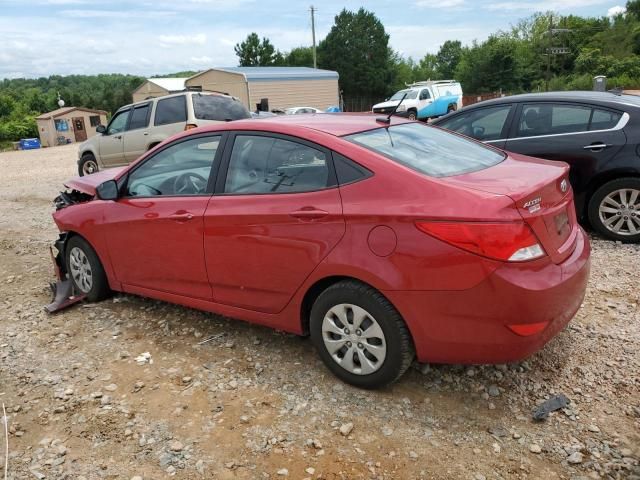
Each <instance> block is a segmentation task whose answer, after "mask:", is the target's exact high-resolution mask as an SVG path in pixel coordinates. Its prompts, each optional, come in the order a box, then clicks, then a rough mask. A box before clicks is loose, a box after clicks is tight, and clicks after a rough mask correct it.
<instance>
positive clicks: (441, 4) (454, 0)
mask: <svg viewBox="0 0 640 480" xmlns="http://www.w3.org/2000/svg"><path fill="white" fill-rule="evenodd" d="M415 5H416V7H429V8H433V7H434V6H437V8H455V7H463V6H466V1H465V0H440V1H438V2H437V3H434V1H433V0H417V1H416V3H415Z"/></svg>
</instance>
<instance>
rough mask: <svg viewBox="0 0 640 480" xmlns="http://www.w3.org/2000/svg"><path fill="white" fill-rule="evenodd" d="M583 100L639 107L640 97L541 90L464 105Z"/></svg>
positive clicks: (474, 106)
mask: <svg viewBox="0 0 640 480" xmlns="http://www.w3.org/2000/svg"><path fill="white" fill-rule="evenodd" d="M543 101H544V102H585V103H593V104H599V105H612V104H617V105H627V106H630V107H640V97H638V96H635V95H625V94H617V93H612V92H592V91H566V92H541V93H523V94H519V95H511V96H508V97H500V98H493V99H491V100H485V101H483V102H478V103H474V104H473V105H469V106H468V107H465V110H466V109H471V108H479V107H484V106H487V105H498V104H502V103H514V102H518V103H522V102H543Z"/></svg>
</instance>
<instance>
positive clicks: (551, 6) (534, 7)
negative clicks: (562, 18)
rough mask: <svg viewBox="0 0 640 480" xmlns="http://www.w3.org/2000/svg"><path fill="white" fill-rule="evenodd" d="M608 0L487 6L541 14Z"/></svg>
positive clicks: (497, 3)
mask: <svg viewBox="0 0 640 480" xmlns="http://www.w3.org/2000/svg"><path fill="white" fill-rule="evenodd" d="M607 2H608V0H541V1H538V2H536V1H524V2H511V1H509V2H496V3H490V4H488V5H487V7H486V8H487V9H488V10H510V11H516V10H524V11H526V10H529V11H532V12H541V11H548V10H554V11H555V10H565V11H566V10H575V9H578V8H585V7H592V6H594V5H601V4H603V3H607Z"/></svg>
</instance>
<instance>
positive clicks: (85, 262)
mask: <svg viewBox="0 0 640 480" xmlns="http://www.w3.org/2000/svg"><path fill="white" fill-rule="evenodd" d="M69 271H70V273H71V276H72V277H73V280H74V281H75V284H76V285H77V286H78V288H79V289H80V291H81V292H82V293H88V292H89V291H90V290H91V287H92V286H93V272H92V271H91V264H90V263H89V259H88V258H87V256H86V255H85V253H84V252H83V251H82V249H80V248H78V247H73V248H72V249H71V252H70V254H69Z"/></svg>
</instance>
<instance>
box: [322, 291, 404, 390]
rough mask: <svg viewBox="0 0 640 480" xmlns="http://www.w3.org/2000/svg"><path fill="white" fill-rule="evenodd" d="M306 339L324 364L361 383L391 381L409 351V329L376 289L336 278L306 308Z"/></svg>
mask: <svg viewBox="0 0 640 480" xmlns="http://www.w3.org/2000/svg"><path fill="white" fill-rule="evenodd" d="M310 330H311V340H312V341H313V343H314V345H315V347H316V350H317V351H318V353H319V355H320V358H321V359H322V361H323V362H324V363H325V365H326V366H327V367H328V368H329V370H331V371H332V372H333V373H334V374H335V375H336V376H337V377H338V378H340V379H341V380H343V381H345V382H347V383H350V384H352V385H355V386H357V387H362V388H379V387H382V386H384V385H387V384H389V383H392V382H394V381H395V380H397V379H398V378H400V376H401V375H402V374H403V373H404V372H405V371H406V370H407V368H409V365H410V364H411V361H412V360H413V357H414V349H413V343H412V341H411V336H410V334H409V330H408V329H407V326H406V325H405V323H404V321H403V320H402V317H400V314H399V313H398V311H397V310H396V309H395V308H394V307H393V305H391V303H389V301H388V300H387V299H386V298H385V297H384V296H383V295H382V294H380V292H378V291H376V290H374V289H373V288H371V287H369V286H367V285H364V284H361V283H358V282H355V281H343V282H338V283H336V284H334V285H332V286H330V287H329V288H327V289H326V290H325V291H324V292H322V293H321V294H320V296H319V297H318V298H317V300H316V301H315V303H314V304H313V308H312V309H311V323H310Z"/></svg>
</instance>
